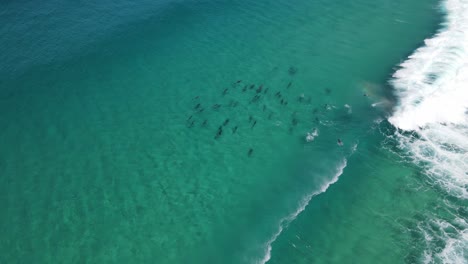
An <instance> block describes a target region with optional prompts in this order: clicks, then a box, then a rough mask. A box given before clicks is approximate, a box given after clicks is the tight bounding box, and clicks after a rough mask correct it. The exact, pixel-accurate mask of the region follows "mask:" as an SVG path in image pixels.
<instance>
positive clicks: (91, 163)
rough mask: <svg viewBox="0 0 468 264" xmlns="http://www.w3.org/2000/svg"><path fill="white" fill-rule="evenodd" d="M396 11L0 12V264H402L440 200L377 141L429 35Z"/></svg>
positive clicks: (108, 6) (171, 5) (232, 7)
mask: <svg viewBox="0 0 468 264" xmlns="http://www.w3.org/2000/svg"><path fill="white" fill-rule="evenodd" d="M407 2H408V1H393V2H389V1H384V0H378V1H367V0H359V1H353V2H352V3H350V2H348V1H332V2H330V1H312V2H310V1H275V2H271V1H256V2H252V1H236V2H228V1H157V3H154V2H152V1H138V2H136V3H125V2H123V1H120V2H119V1H118V2H115V1H113V2H111V1H105V2H100V3H98V4H97V3H85V4H80V5H77V4H73V3H66V4H63V3H58V2H56V1H47V3H45V4H44V5H42V6H36V4H35V3H33V2H27V1H25V2H22V3H13V2H11V3H4V4H2V5H3V8H2V11H0V21H1V22H2V23H0V24H1V25H3V26H0V46H1V47H2V53H1V54H0V56H1V57H0V58H1V61H2V62H1V63H0V73H1V77H0V125H1V127H2V129H1V130H0V146H2V147H1V148H0V201H1V203H2V204H1V205H2V210H0V214H1V217H0V229H1V233H2V240H1V241H0V253H1V254H0V262H2V263H82V262H83V263H85V262H86V263H116V262H118V263H120V262H121V263H147V262H157V263H262V262H265V261H267V260H268V261H269V262H268V263H310V262H313V263H344V262H346V263H415V262H421V263H422V262H423V261H424V258H425V256H426V255H425V254H427V247H426V244H425V242H424V239H423V238H424V234H425V233H424V230H422V229H419V227H420V225H422V224H421V223H428V220H427V219H432V218H431V217H433V216H434V215H438V216H440V217H441V218H444V215H445V214H450V212H446V210H445V209H443V208H444V206H443V205H444V204H445V201H444V199H445V198H446V194H445V192H443V191H442V190H440V189H439V188H436V187H434V185H433V184H432V182H431V181H429V180H427V178H426V177H425V176H424V170H422V169H421V168H419V167H416V166H413V165H410V163H407V162H405V160H404V159H402V158H401V157H400V153H401V150H400V149H398V148H397V147H396V145H397V142H396V140H394V139H392V138H388V136H389V135H392V134H393V132H394V129H393V128H392V126H391V125H390V124H388V123H387V122H386V121H383V122H381V121H382V120H384V119H385V118H386V117H387V116H388V115H389V113H390V109H391V107H392V106H393V104H394V102H395V98H393V96H391V94H392V92H391V88H390V87H389V86H388V85H387V81H388V80H389V78H390V74H392V73H393V72H394V69H393V67H394V66H396V65H397V64H399V63H400V62H401V61H404V60H405V59H406V57H407V56H408V55H409V54H410V53H411V52H412V51H413V50H414V49H416V48H417V47H419V46H421V45H422V44H423V42H422V41H423V39H425V38H427V37H429V36H431V35H432V34H433V33H434V32H435V30H436V29H437V28H438V23H439V22H440V12H438V8H437V7H438V6H437V2H436V1H411V2H410V3H407ZM364 93H365V94H366V95H368V96H363V94H364ZM373 104H377V105H375V107H373ZM307 135H310V136H309V138H307ZM338 139H340V140H342V141H343V143H344V144H343V146H339V145H338V144H337V140H338ZM345 164H346V167H345ZM341 172H342V173H341ZM331 183H334V184H332V185H330V184H331ZM462 202H463V201H461V202H460V201H458V200H456V201H455V202H454V203H455V204H456V203H459V207H460V208H462V205H463V204H462ZM306 205H307V207H306ZM441 208H442V209H441ZM463 213H465V215H464V216H463V217H465V218H466V212H465V211H461V212H460V214H463ZM434 232H437V230H435V231H434ZM444 243H446V241H440V242H437V241H435V242H434V245H432V244H431V245H429V246H430V249H429V250H433V251H435V252H436V251H437V250H439V248H443V244H444Z"/></svg>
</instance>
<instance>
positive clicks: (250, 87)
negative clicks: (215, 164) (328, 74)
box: [186, 66, 342, 157]
mask: <svg viewBox="0 0 468 264" xmlns="http://www.w3.org/2000/svg"><path fill="white" fill-rule="evenodd" d="M297 71H298V69H297V68H296V67H293V66H291V67H289V69H288V73H289V75H290V76H293V75H295V74H296V73H297ZM241 87H242V88H241ZM292 87H293V82H292V81H290V82H288V84H287V85H286V86H285V87H284V88H283V89H285V90H289V89H291V88H292ZM269 90H270V88H269V87H265V86H264V85H263V84H260V85H258V86H257V85H256V84H248V83H245V82H244V81H243V80H237V81H235V82H234V83H232V85H231V88H225V89H223V91H222V92H221V96H222V97H228V96H229V94H231V93H234V92H235V91H240V92H241V93H246V94H247V93H252V92H253V95H252V96H251V97H250V100H249V101H248V102H247V104H248V105H252V104H254V105H255V104H256V105H259V109H261V111H262V112H268V115H267V116H268V120H271V119H272V118H273V115H274V113H273V112H272V111H268V107H267V105H266V104H259V102H260V101H262V100H264V99H265V98H266V97H267V96H268V95H269ZM325 92H326V94H330V93H331V90H330V89H329V88H326V89H325ZM272 93H273V92H272ZM199 99H200V97H199V96H196V97H195V98H194V100H195V101H196V102H195V105H194V106H193V109H192V110H193V111H192V114H191V115H190V116H189V117H188V118H187V121H186V122H187V127H188V128H192V127H194V126H195V124H196V122H195V118H194V115H196V114H200V113H202V112H203V111H204V110H205V107H204V105H202V103H201V102H199ZM273 100H274V101H276V102H277V103H279V105H281V106H283V107H284V106H287V105H288V99H287V98H286V97H285V96H284V95H283V93H282V91H281V90H279V91H276V92H274V94H273ZM297 102H298V103H306V104H310V103H311V97H306V96H304V95H303V94H302V95H300V96H299V97H298V98H297ZM240 103H241V102H238V101H236V100H234V99H231V100H230V101H229V104H226V106H229V107H237V106H238V105H239V104H240ZM222 107H223V104H221V103H215V104H213V105H211V109H212V110H213V111H219V110H220V109H221V108H222ZM324 107H325V108H327V107H328V105H325V106H324ZM318 112H319V110H318V109H317V108H314V110H313V113H314V114H317V113H318ZM315 122H319V119H318V117H316V118H315ZM232 123H233V122H231V120H230V118H229V117H227V118H225V119H224V121H223V122H222V123H221V124H220V125H219V126H218V128H217V130H216V131H215V133H214V139H215V140H219V139H220V138H221V137H222V136H223V135H226V133H227V132H226V131H227V130H228V126H229V124H232ZM257 123H258V120H257V119H256V118H254V116H252V115H251V114H250V115H249V117H248V124H249V127H250V130H253V129H255V126H256V125H257ZM298 123H299V118H298V116H297V111H294V113H293V114H292V115H291V126H290V128H289V132H292V130H293V127H295V126H297V125H298ZM207 124H208V120H207V119H204V120H203V121H202V123H201V126H202V127H207ZM240 127H241V125H240V124H234V125H233V126H232V127H231V128H230V129H229V130H230V131H231V134H236V133H237V131H238V129H239V128H240ZM338 144H339V145H342V142H341V140H339V141H338ZM253 152H254V149H253V148H249V149H248V151H247V156H248V157H251V156H252V155H253Z"/></svg>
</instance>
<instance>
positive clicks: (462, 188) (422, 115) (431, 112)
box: [389, 0, 468, 263]
mask: <svg viewBox="0 0 468 264" xmlns="http://www.w3.org/2000/svg"><path fill="white" fill-rule="evenodd" d="M444 9H445V11H446V22H445V23H444V28H443V30H441V31H440V32H439V33H437V34H436V35H435V36H434V37H432V38H430V39H426V40H425V46H423V47H421V48H419V49H417V50H416V51H415V52H414V53H413V54H412V55H411V56H410V57H409V58H408V59H407V60H406V61H405V62H403V63H402V64H401V65H400V68H399V70H397V71H396V72H395V74H394V75H393V78H392V80H391V81H390V82H391V84H392V85H393V87H394V88H395V93H396V96H397V97H398V99H399V104H398V105H397V106H396V107H395V111H394V113H393V115H392V116H391V117H390V118H389V121H390V123H391V124H393V125H394V126H395V127H397V128H399V129H400V130H399V131H397V132H396V136H397V138H398V140H399V143H400V148H401V149H402V150H404V151H406V152H407V154H408V156H409V157H411V159H412V160H413V161H414V163H416V164H417V165H420V166H421V167H422V168H423V169H425V171H426V174H427V175H428V176H429V178H430V179H431V180H432V181H433V182H434V183H435V184H437V185H438V186H440V187H441V188H443V189H444V190H446V191H447V192H448V193H449V194H451V195H452V196H455V197H457V198H458V199H461V200H462V201H463V200H466V199H468V188H467V187H468V86H467V85H468V1H467V0H446V1H445V2H444ZM402 131H413V133H405V132H402ZM467 230H468V227H467V226H464V229H462V230H460V232H458V234H457V235H456V236H454V235H451V236H449V235H448V236H447V237H446V238H445V240H444V241H445V244H446V246H445V248H444V250H443V251H442V252H440V253H439V254H435V253H434V252H432V251H431V250H432V249H428V250H427V251H426V252H425V253H424V258H425V260H424V262H425V263H426V262H427V263H430V262H432V259H434V258H435V259H437V261H441V262H443V263H466V262H463V259H464V257H466V255H463V254H464V253H463V250H460V247H466V246H467V245H468V231H467ZM465 261H466V260H465Z"/></svg>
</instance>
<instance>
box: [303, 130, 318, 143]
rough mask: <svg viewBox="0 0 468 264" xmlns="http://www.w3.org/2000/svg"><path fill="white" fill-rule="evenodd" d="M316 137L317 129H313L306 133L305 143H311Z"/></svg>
mask: <svg viewBox="0 0 468 264" xmlns="http://www.w3.org/2000/svg"><path fill="white" fill-rule="evenodd" d="M317 136H318V129H314V130H313V131H312V132H307V136H306V141H307V142H312V141H314V139H315V138H316V137H317Z"/></svg>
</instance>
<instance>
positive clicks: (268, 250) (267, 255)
mask: <svg viewBox="0 0 468 264" xmlns="http://www.w3.org/2000/svg"><path fill="white" fill-rule="evenodd" d="M346 165H347V161H346V159H344V160H343V161H342V162H341V163H340V164H339V166H338V167H337V169H336V173H335V174H334V176H333V178H332V179H330V180H329V181H327V182H325V183H324V184H323V185H322V186H320V188H319V189H318V190H317V191H314V192H312V193H310V194H308V195H306V196H305V197H304V198H303V199H302V201H301V202H300V203H299V207H298V208H297V210H296V211H294V212H293V213H291V214H290V215H288V216H286V217H284V218H282V219H281V220H280V221H279V224H278V230H277V231H276V232H275V233H274V234H273V236H272V237H271V238H270V239H269V240H268V241H267V242H266V243H265V254H264V256H263V258H262V259H261V260H259V261H258V262H257V263H259V264H265V263H267V262H268V261H269V260H270V258H271V249H272V244H273V242H275V241H276V239H277V238H278V236H279V235H280V234H281V232H283V230H284V229H285V228H286V227H287V226H288V225H289V224H290V223H291V222H292V221H294V220H295V219H296V218H297V216H298V215H299V214H300V213H301V212H302V211H304V210H305V208H306V207H307V205H308V204H309V202H310V200H312V198H313V197H314V196H317V195H319V194H321V193H324V192H325V191H327V189H328V187H330V185H332V184H334V183H335V182H337V181H338V178H339V177H340V175H341V174H343V171H344V169H345V168H346Z"/></svg>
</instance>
